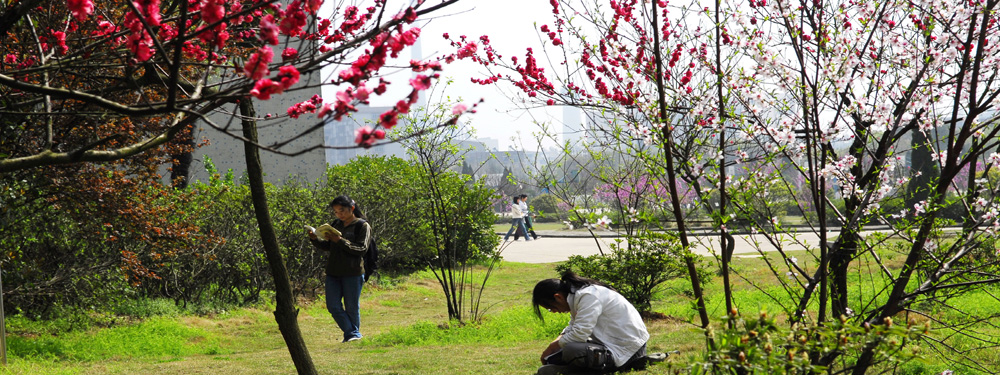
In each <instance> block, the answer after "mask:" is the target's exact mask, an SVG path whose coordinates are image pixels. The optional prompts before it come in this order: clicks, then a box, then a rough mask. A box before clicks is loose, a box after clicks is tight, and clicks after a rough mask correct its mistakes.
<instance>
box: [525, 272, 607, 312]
mask: <svg viewBox="0 0 1000 375" xmlns="http://www.w3.org/2000/svg"><path fill="white" fill-rule="evenodd" d="M591 285H600V286H603V287H605V288H609V289H610V287H608V286H607V285H605V284H604V283H602V282H600V281H597V280H593V279H588V278H585V277H580V276H577V274H575V273H573V271H566V272H565V273H563V275H562V279H545V280H542V281H539V282H538V284H535V290H533V291H532V292H531V305H532V307H533V308H534V310H535V316H537V317H538V319H542V320H544V318H542V309H546V310H550V309H552V308H553V307H554V305H555V303H556V297H555V295H556V294H560V295H562V296H563V298H568V297H569V295H570V294H573V293H576V291H577V290H580V289H583V288H585V287H588V286H591Z"/></svg>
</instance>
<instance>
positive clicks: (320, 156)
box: [165, 73, 326, 183]
mask: <svg viewBox="0 0 1000 375" xmlns="http://www.w3.org/2000/svg"><path fill="white" fill-rule="evenodd" d="M319 77H320V76H319V73H313V74H310V75H303V76H302V77H301V78H300V81H299V85H300V86H302V87H313V86H315V85H316V84H317V82H319V80H320V78H319ZM316 94H319V92H318V91H314V90H292V91H288V92H285V93H283V94H281V95H276V96H272V97H271V100H266V101H261V100H254V108H255V110H256V112H257V117H258V118H259V119H260V120H259V121H258V123H257V136H258V139H259V142H260V144H261V145H263V146H273V147H276V149H277V150H278V151H280V152H282V153H286V154H297V155H293V156H289V155H281V154H277V153H274V152H270V151H267V150H263V149H261V150H259V152H260V158H261V164H262V165H263V168H264V181H265V182H270V183H281V182H283V181H285V180H287V179H289V178H301V179H304V180H306V181H315V180H317V179H319V178H320V177H322V176H323V174H324V171H325V169H326V159H325V155H324V152H323V148H322V146H323V133H322V129H320V128H318V127H316V126H317V125H318V124H320V121H321V120H320V119H319V118H317V117H316V115H315V114H312V113H307V114H305V115H302V116H301V117H299V118H298V119H293V118H289V117H287V115H286V111H287V110H288V107H290V106H292V105H294V104H296V103H300V102H303V101H305V100H308V99H309V98H311V97H312V96H313V95H316ZM238 114H239V113H238V110H237V109H236V106H235V105H234V106H230V107H227V108H225V109H224V111H220V112H216V113H215V114H214V115H212V116H209V118H210V119H211V120H212V122H213V123H215V124H216V125H217V126H219V127H222V128H224V129H226V130H227V131H226V133H229V134H236V135H239V136H242V135H243V130H242V129H243V127H242V124H241V123H240V119H239V117H238ZM268 114H270V115H271V116H270V117H271V118H275V119H273V120H272V119H268ZM226 133H223V132H221V131H219V130H216V129H215V128H213V127H211V126H209V125H208V124H206V123H203V122H198V123H196V125H195V129H194V132H193V136H194V140H195V143H198V144H200V143H202V142H207V143H208V144H207V145H206V146H204V147H199V148H197V149H195V151H194V161H193V163H192V166H191V174H190V179H191V180H192V181H203V182H208V177H209V176H208V173H207V172H206V169H205V164H204V160H205V158H206V157H208V158H211V160H212V163H213V164H214V165H215V167H216V169H217V170H218V172H219V174H222V175H224V174H226V172H227V171H229V170H232V171H233V174H234V175H235V176H236V178H237V179H239V178H241V177H242V176H243V175H244V174H245V173H246V154H245V151H244V147H243V144H244V142H243V140H242V139H239V138H235V137H233V136H231V135H229V134H226ZM299 135H301V136H299ZM296 136H299V137H298V138H296V139H295V140H294V141H291V142H289V143H288V144H285V145H281V146H280V147H279V146H277V145H276V144H277V143H278V142H286V141H288V140H290V139H292V138H294V137H296ZM306 150H308V151H306ZM165 175H166V176H168V177H165V178H169V173H165Z"/></svg>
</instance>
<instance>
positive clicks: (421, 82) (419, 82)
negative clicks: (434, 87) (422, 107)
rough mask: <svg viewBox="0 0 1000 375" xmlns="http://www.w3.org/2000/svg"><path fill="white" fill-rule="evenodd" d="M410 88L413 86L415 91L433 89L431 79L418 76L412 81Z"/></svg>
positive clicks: (421, 75)
mask: <svg viewBox="0 0 1000 375" xmlns="http://www.w3.org/2000/svg"><path fill="white" fill-rule="evenodd" d="M410 86H413V89H414V90H427V89H429V88H431V77H429V76H425V75H423V74H417V77H416V78H413V79H411V80H410Z"/></svg>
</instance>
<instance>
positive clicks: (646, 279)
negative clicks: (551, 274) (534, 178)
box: [556, 231, 707, 311]
mask: <svg viewBox="0 0 1000 375" xmlns="http://www.w3.org/2000/svg"><path fill="white" fill-rule="evenodd" d="M611 249H612V250H611V252H610V253H608V254H606V255H600V254H598V255H591V256H587V257H584V256H580V255H574V256H571V257H570V258H569V260H568V261H567V262H565V263H563V264H560V265H558V266H557V268H556V269H557V270H558V271H560V272H565V271H567V270H572V271H573V272H576V273H577V274H578V275H580V276H583V277H588V278H592V279H595V280H599V281H602V282H604V283H606V284H608V285H609V286H611V287H612V288H614V289H615V290H617V291H618V293H621V295H622V296H624V297H625V299H627V300H628V301H629V302H631V303H632V304H633V305H634V306H635V308H636V309H638V310H639V311H649V309H650V303H651V300H652V298H653V295H654V294H655V293H656V292H657V290H658V289H659V287H660V284H662V283H664V282H666V281H668V280H671V279H674V278H678V277H683V276H684V275H686V266H685V264H684V261H683V253H682V251H681V248H680V244H679V243H678V240H677V238H676V237H675V236H673V235H671V234H668V233H660V232H651V231H646V232H641V233H640V234H639V235H638V236H634V237H628V241H627V242H626V243H622V242H618V243H614V244H612V245H611ZM706 280H707V279H706Z"/></svg>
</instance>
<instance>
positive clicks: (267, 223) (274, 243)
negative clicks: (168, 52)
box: [240, 97, 316, 375]
mask: <svg viewBox="0 0 1000 375" xmlns="http://www.w3.org/2000/svg"><path fill="white" fill-rule="evenodd" d="M240 115H241V116H242V117H243V120H242V124H243V136H244V137H246V139H248V140H249V141H248V142H244V144H243V148H244V151H245V152H246V158H247V176H248V177H249V179H250V195H251V197H252V199H253V208H254V213H255V214H256V215H257V226H258V227H260V239H261V241H262V242H263V243H264V254H265V255H266V256H267V263H268V265H269V266H270V267H271V276H272V277H274V294H275V300H276V306H275V309H274V320H275V321H277V322H278V330H279V331H281V337H282V338H284V339H285V345H286V346H288V353H289V354H291V355H292V362H294V363H295V369H296V370H298V373H299V374H300V375H316V366H314V365H313V362H312V357H310V356H309V349H307V348H306V343H305V341H303V340H302V332H301V331H299V322H298V315H299V310H298V309H296V308H295V301H294V297H293V296H292V285H291V283H290V282H289V280H288V270H286V269H285V262H284V261H283V260H282V259H281V252H280V251H278V238H277V235H276V234H275V233H274V226H273V225H272V224H271V215H270V213H269V212H268V208H267V196H266V195H265V192H264V171H263V168H262V167H261V164H260V153H259V151H258V149H257V145H256V143H257V120H255V118H256V113H255V112H254V109H253V102H252V101H251V100H250V98H249V97H245V98H243V99H242V100H240Z"/></svg>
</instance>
